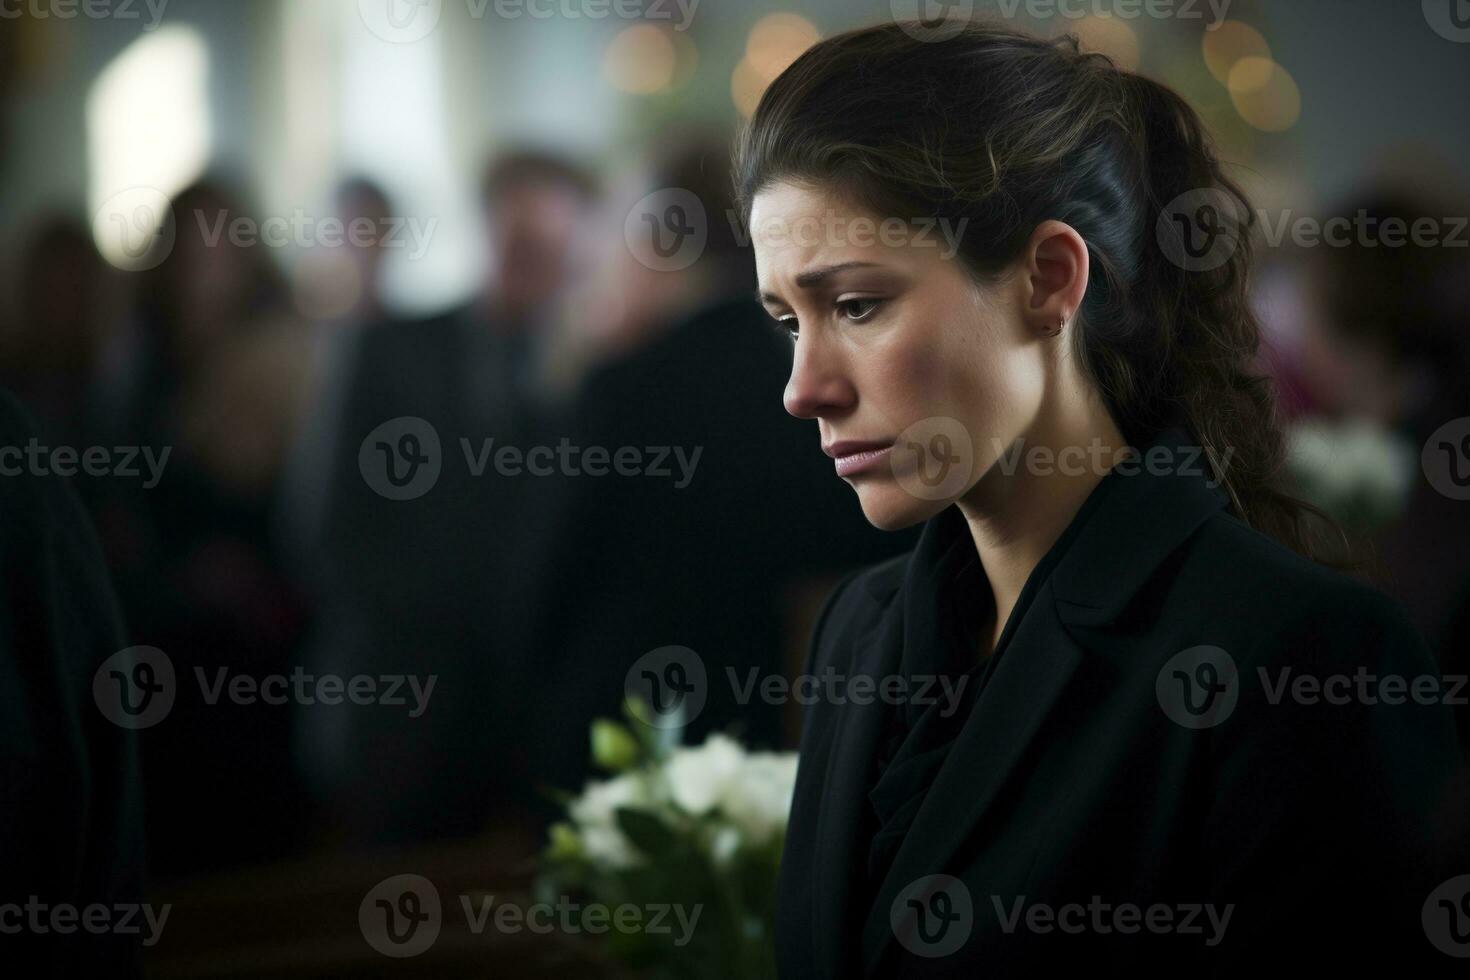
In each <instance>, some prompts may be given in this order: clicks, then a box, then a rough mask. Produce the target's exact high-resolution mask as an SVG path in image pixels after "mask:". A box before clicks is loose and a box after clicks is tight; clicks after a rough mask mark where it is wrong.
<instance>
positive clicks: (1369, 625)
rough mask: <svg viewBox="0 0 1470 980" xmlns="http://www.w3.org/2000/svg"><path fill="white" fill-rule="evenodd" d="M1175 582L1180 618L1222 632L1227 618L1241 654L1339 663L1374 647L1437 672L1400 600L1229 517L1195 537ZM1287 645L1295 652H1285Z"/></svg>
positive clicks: (1215, 519)
mask: <svg viewBox="0 0 1470 980" xmlns="http://www.w3.org/2000/svg"><path fill="white" fill-rule="evenodd" d="M1174 583H1175V586H1176V588H1174V589H1173V590H1171V592H1172V594H1173V598H1174V599H1175V602H1174V604H1173V605H1174V609H1173V610H1172V611H1173V612H1174V613H1175V614H1176V615H1177V616H1182V617H1193V618H1195V619H1196V620H1197V621H1203V622H1211V621H1213V622H1214V623H1215V624H1218V625H1219V626H1220V627H1223V626H1224V623H1225V622H1226V621H1228V623H1229V626H1230V628H1229V629H1228V630H1226V632H1227V633H1228V634H1233V635H1234V636H1235V637H1237V640H1238V645H1239V647H1240V648H1241V649H1242V650H1243V651H1248V650H1250V649H1253V648H1254V649H1257V650H1259V651H1260V655H1262V656H1274V655H1277V654H1281V655H1289V656H1291V657H1293V658H1304V659H1315V658H1316V656H1320V657H1322V658H1324V659H1327V658H1338V659H1341V658H1342V657H1344V656H1345V655H1346V651H1350V650H1352V649H1355V648H1356V649H1369V650H1372V651H1374V652H1375V656H1376V655H1379V654H1381V653H1384V652H1387V654H1388V655H1389V656H1390V657H1391V658H1393V659H1400V660H1410V661H1415V662H1418V665H1419V666H1421V667H1424V668H1425V669H1432V667H1433V664H1432V660H1431V658H1429V656H1428V653H1427V649H1426V648H1425V645H1424V643H1423V640H1422V638H1421V637H1420V636H1419V634H1418V631H1417V630H1416V629H1415V627H1414V626H1413V624H1412V622H1411V621H1410V619H1409V617H1408V614H1407V613H1406V611H1405V610H1404V608H1403V606H1402V604H1400V603H1399V602H1398V601H1397V600H1396V599H1394V598H1392V597H1391V596H1389V595H1387V594H1386V593H1384V592H1382V591H1381V590H1379V589H1377V588H1375V587H1374V586H1372V585H1370V584H1368V583H1367V582H1364V581H1361V580H1359V579H1357V578H1354V577H1352V576H1351V575H1349V574H1347V573H1345V572H1343V571H1339V570H1338V569H1335V568H1332V567H1329V566H1326V565H1323V564H1321V563H1319V562H1316V561H1314V560H1312V559H1310V558H1308V557H1306V556H1304V555H1301V554H1298V553H1297V552H1295V551H1293V550H1292V549H1290V548H1288V547H1287V546H1286V545H1284V544H1282V543H1281V542H1280V541H1277V540H1276V539H1275V538H1272V537H1270V536H1269V535H1267V534H1265V533H1263V532H1261V531H1259V530H1257V529H1256V528H1253V527H1251V526H1249V525H1248V524H1246V523H1245V522H1243V521H1241V520H1240V519H1239V518H1238V517H1236V516H1234V515H1232V514H1229V513H1227V512H1223V511H1222V512H1220V513H1218V514H1216V515H1214V516H1213V517H1211V518H1210V519H1209V520H1208V521H1206V522H1205V523H1204V524H1203V525H1202V526H1201V528H1200V529H1199V532H1198V533H1197V534H1196V535H1194V536H1193V538H1192V539H1191V541H1190V542H1189V543H1188V546H1187V547H1186V548H1185V549H1184V554H1183V555H1182V556H1181V558H1180V560H1179V562H1178V563H1177V565H1176V566H1175V571H1174ZM1272 641H1274V642H1272ZM1307 646H1309V647H1310V648H1311V649H1310V650H1308V649H1306V647H1307ZM1288 647H1295V649H1292V650H1291V651H1290V652H1289V654H1282V651H1283V650H1284V649H1286V648H1288ZM1314 651H1315V653H1314Z"/></svg>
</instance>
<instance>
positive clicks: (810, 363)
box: [782, 337, 856, 419]
mask: <svg viewBox="0 0 1470 980" xmlns="http://www.w3.org/2000/svg"><path fill="white" fill-rule="evenodd" d="M814 341H815V338H808V337H802V338H800V339H798V340H797V342H796V346H795V348H794V350H793V352H792V358H791V377H790V379H788V380H787V382H786V393H785V395H784V397H783V398H782V403H783V404H784V405H785V406H786V411H787V412H788V413H790V414H791V415H794V416H796V417H797V418H799V419H814V418H817V417H819V416H822V415H828V414H832V413H833V412H840V411H843V410H845V409H847V408H850V407H851V406H852V404H853V403H854V402H855V401H856V390H855V389H854V388H853V385H852V382H851V381H850V380H849V379H848V377H847V375H846V372H845V371H844V370H843V366H842V361H841V359H840V358H838V357H835V356H833V354H832V352H830V351H826V350H823V349H822V347H821V345H819V344H817V343H815V342H814Z"/></svg>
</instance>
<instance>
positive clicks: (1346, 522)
mask: <svg viewBox="0 0 1470 980" xmlns="http://www.w3.org/2000/svg"><path fill="white" fill-rule="evenodd" d="M1287 449H1288V452H1287V471H1288V473H1289V474H1290V476H1291V478H1292V480H1293V481H1294V483H1295V484H1296V487H1297V490H1298V492H1299V493H1300V494H1301V496H1303V497H1304V498H1306V499H1307V500H1308V501H1310V502H1311V503H1314V504H1316V505H1317V506H1318V507H1321V508H1322V509H1323V510H1325V511H1326V512H1327V513H1328V514H1330V515H1332V517H1333V518H1335V519H1336V520H1337V521H1338V522H1339V523H1341V524H1342V525H1343V526H1345V527H1349V528H1352V529H1355V530H1360V531H1371V530H1374V529H1376V528H1378V527H1381V526H1382V525H1384V524H1387V523H1389V522H1391V521H1393V520H1395V519H1396V518H1398V517H1399V516H1400V515H1401V514H1402V513H1403V511H1404V506H1405V504H1406V503H1407V501H1408V497H1409V492H1410V490H1411V489H1412V488H1413V481H1414V474H1415V473H1416V472H1417V471H1418V453H1417V452H1416V450H1415V448H1414V447H1413V446H1412V445H1411V444H1410V443H1409V442H1408V441H1407V440H1405V439H1404V438H1403V437H1402V436H1400V435H1398V434H1397V433H1395V432H1394V431H1393V430H1391V429H1387V428H1385V427H1383V426H1381V425H1379V424H1377V423H1374V422H1370V421H1367V420H1364V419H1354V420H1350V421H1347V422H1343V423H1336V424H1334V423H1328V422H1323V421H1319V420H1311V421H1304V422H1300V423H1297V424H1296V425H1293V426H1292V427H1291V428H1290V429H1288V431H1287Z"/></svg>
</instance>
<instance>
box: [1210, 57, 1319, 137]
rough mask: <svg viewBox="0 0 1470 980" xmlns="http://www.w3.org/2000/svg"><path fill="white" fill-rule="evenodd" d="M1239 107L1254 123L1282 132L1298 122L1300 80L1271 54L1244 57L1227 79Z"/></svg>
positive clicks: (1236, 108) (1243, 115)
mask: <svg viewBox="0 0 1470 980" xmlns="http://www.w3.org/2000/svg"><path fill="white" fill-rule="evenodd" d="M1226 85H1227V87H1228V88H1229V89H1230V99H1231V101H1232V102H1233V103H1234V104H1235V111H1236V112H1238V113H1240V118H1242V119H1244V120H1245V121H1246V122H1247V123H1249V124H1250V125H1251V126H1254V127H1255V128H1256V129H1259V130H1262V131H1264V132H1267V133H1280V132H1283V131H1285V130H1288V129H1290V128H1291V127H1292V126H1294V125H1296V121H1297V119H1299V118H1300V117H1301V113H1302V94H1301V90H1300V89H1299V88H1297V84H1296V80H1295V79H1294V78H1292V77H1291V73H1290V72H1288V71H1287V70H1286V69H1285V68H1283V67H1281V66H1280V65H1278V64H1277V63H1276V62H1274V61H1272V60H1271V59H1270V58H1242V59H1240V60H1239V61H1237V62H1236V63H1235V67H1234V68H1232V69H1231V70H1230V77H1229V79H1228V80H1227V82H1226Z"/></svg>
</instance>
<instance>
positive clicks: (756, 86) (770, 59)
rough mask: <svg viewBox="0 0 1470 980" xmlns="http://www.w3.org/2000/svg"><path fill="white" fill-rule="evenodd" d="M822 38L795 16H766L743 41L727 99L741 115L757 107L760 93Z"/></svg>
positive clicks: (809, 23)
mask: <svg viewBox="0 0 1470 980" xmlns="http://www.w3.org/2000/svg"><path fill="white" fill-rule="evenodd" d="M821 39H822V34H821V32H820V31H818V30H817V28H816V26H815V25H813V24H812V22H811V21H809V20H807V19H806V18H805V17H798V16H797V15H796V14H786V13H780V14H767V15H766V16H765V17H762V18H761V19H760V20H758V21H756V24H755V26H754V27H752V28H751V29H750V37H749V38H747V39H746V42H745V57H743V58H741V59H740V63H739V64H737V65H736V66H735V70H734V72H732V73H731V75H730V98H731V99H733V100H734V102H735V108H736V110H737V111H739V113H740V114H741V115H742V116H750V115H751V114H752V113H754V112H755V107H756V106H757V105H759V104H760V100H761V93H763V92H764V91H765V90H766V86H767V85H770V84H771V82H773V81H775V80H776V77H777V76H778V75H780V74H781V73H782V72H783V71H785V70H786V69H787V68H788V67H790V65H791V63H792V62H793V61H795V60H796V59H797V58H799V57H800V56H801V53H802V52H803V51H805V50H806V49H807V48H809V47H811V46H812V45H813V44H816V43H817V42H818V41H820V40H821Z"/></svg>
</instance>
